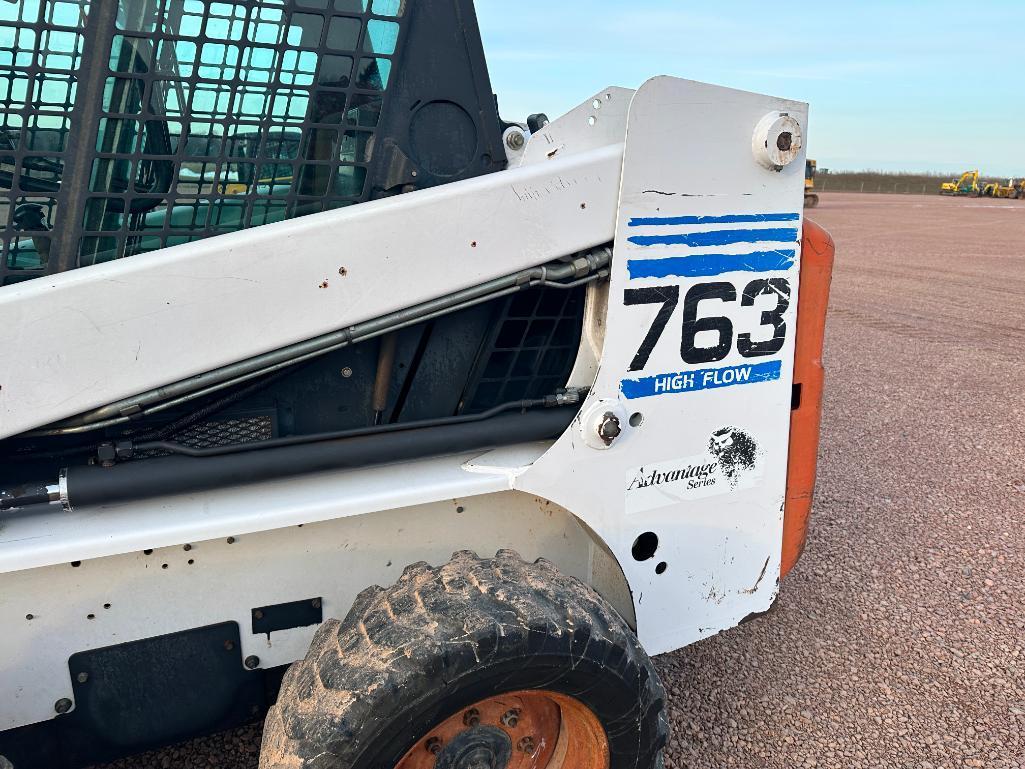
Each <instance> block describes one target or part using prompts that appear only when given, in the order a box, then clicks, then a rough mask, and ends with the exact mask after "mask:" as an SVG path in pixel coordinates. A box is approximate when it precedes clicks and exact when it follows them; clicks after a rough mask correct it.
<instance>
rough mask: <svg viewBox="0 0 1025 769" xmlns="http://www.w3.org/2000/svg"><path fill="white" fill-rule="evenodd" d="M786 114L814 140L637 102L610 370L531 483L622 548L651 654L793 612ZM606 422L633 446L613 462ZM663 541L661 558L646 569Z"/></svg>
mask: <svg viewBox="0 0 1025 769" xmlns="http://www.w3.org/2000/svg"><path fill="white" fill-rule="evenodd" d="M774 112H784V113H788V114H789V116H790V117H791V118H793V119H794V120H795V121H796V122H797V123H798V124H799V125H800V126H802V127H803V126H806V124H807V108H806V106H805V105H802V104H797V103H793V102H787V101H782V100H779V99H773V98H770V97H766V96H759V95H756V94H750V93H744V92H740V91H734V90H730V89H725V88H717V87H714V86H709V85H703V84H700V83H694V82H690V81H684V80H676V79H672V78H657V79H655V80H652V81H649V82H648V83H647V84H646V85H644V86H643V87H642V88H641V89H640V90H639V91H638V92H637V95H636V96H635V98H634V100H633V104H632V107H631V111H630V122H629V128H628V132H627V147H626V153H625V166H624V171H623V189H622V197H621V202H620V210H619V220H618V231H617V239H616V250H615V256H614V260H613V273H612V282H611V287H610V298H609V310H608V324H607V332H606V337H605V349H604V355H603V358H602V361H601V369H600V372H599V374H598V377H597V381H596V382H595V387H594V389H593V390H592V392H591V394H590V397H589V399H588V402H587V404H586V405H585V407H584V409H583V411H582V412H581V416H580V417H579V419H578V423H577V425H576V427H575V428H573V429H571V430H570V432H568V433H567V434H566V435H564V436H563V437H562V438H561V439H560V440H559V441H558V442H557V443H556V444H555V446H554V447H553V448H552V449H551V451H549V452H548V453H547V454H546V455H545V456H544V457H542V458H541V459H540V460H539V461H538V462H537V463H535V464H534V465H533V466H532V467H531V468H530V469H528V470H527V471H526V472H525V473H523V474H522V475H521V476H520V477H519V478H518V479H517V481H516V486H517V488H522V489H524V490H528V491H531V492H533V493H537V494H540V495H543V496H546V497H548V498H550V499H552V500H554V501H556V502H557V503H559V504H560V505H563V506H565V507H566V508H568V509H570V510H572V511H574V513H576V514H577V515H579V516H580V517H581V518H582V519H583V520H584V521H585V522H586V523H588V524H589V525H590V526H591V527H593V528H594V529H595V530H596V531H597V532H598V533H599V534H600V535H601V536H602V537H604V538H605V539H606V541H607V542H608V543H609V545H610V546H611V548H612V550H613V552H614V553H615V555H616V557H617V558H618V559H619V561H620V563H621V565H622V566H623V568H624V570H625V572H626V575H627V578H628V580H629V582H630V585H631V588H632V590H633V594H634V602H635V606H636V610H637V622H638V632H639V635H640V638H641V641H642V642H643V643H644V645H645V648H646V649H647V650H648V651H649V652H650V653H660V652H664V651H667V650H670V649H675V648H678V647H680V646H683V645H685V644H687V643H690V642H692V641H695V640H697V639H699V638H703V637H705V636H708V635H712V634H714V633H716V632H718V631H720V630H722V629H724V628H728V627H732V626H734V625H736V624H737V623H738V622H739V621H740V620H741V619H743V618H744V617H745V616H746V615H748V614H750V613H753V612H760V611H764V610H765V609H767V608H768V607H769V606H770V605H771V603H772V601H773V600H774V598H775V595H776V590H777V582H778V576H779V562H780V551H781V538H782V516H783V501H784V496H785V488H786V468H787V449H788V444H789V420H790V404H791V385H792V373H793V356H794V333H795V330H796V317H797V286H798V273H799V263H800V253H799V249H800V229H801V213H802V201H803V189H804V152H803V149H802V148H800V146H799V144H797V143H798V142H800V137H798V136H793V137H791V139H792V140H793V141H794V142H795V148H796V149H797V151H796V153H795V158H794V160H793V161H792V162H791V163H790V165H788V166H786V167H785V168H784V169H783V170H782V171H781V172H780V171H776V170H770V169H768V168H766V167H765V166H763V165H760V164H759V162H758V161H757V160H756V153H754V152H753V151H752V143H753V141H752V137H753V136H754V135H755V131H756V127H757V126H758V125H759V123H760V122H762V121H763V118H765V116H766V115H768V114H770V113H774ZM776 140H777V137H775V136H773V137H772V141H773V142H775V141H776ZM745 292H746V293H747V297H746V298H745ZM688 299H689V301H688ZM699 300H700V301H699ZM688 312H689V318H688V316H687V314H688ZM660 314H662V318H661V320H659V315H660ZM699 319H717V320H706V321H705V322H704V323H703V324H699ZM766 324H767V325H766ZM653 329H654V330H653ZM717 348H718V349H717ZM606 414H611V415H614V416H615V417H616V419H618V421H619V423H620V425H621V429H622V430H623V434H622V435H621V436H620V437H618V438H617V439H615V440H613V441H612V444H611V447H609V448H606V447H605V445H604V443H603V442H602V441H601V440H600V439H599V438H598V436H597V427H598V425H599V424H600V422H601V421H602V420H603V419H604V417H605V415H606ZM649 532H650V533H653V534H655V535H656V536H657V538H658V548H657V550H656V551H655V552H654V553H653V554H651V555H649V556H648V558H647V559H646V560H643V561H638V560H635V558H634V557H633V555H632V553H631V551H632V548H633V545H634V543H635V541H637V539H638V537H639V536H641V535H642V534H645V533H649ZM645 555H647V554H645ZM659 572H661V573H659Z"/></svg>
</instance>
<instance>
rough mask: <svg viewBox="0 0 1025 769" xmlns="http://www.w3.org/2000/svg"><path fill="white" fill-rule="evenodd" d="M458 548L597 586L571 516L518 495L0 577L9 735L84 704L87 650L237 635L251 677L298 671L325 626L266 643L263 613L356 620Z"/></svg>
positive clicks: (1, 671)
mask: <svg viewBox="0 0 1025 769" xmlns="http://www.w3.org/2000/svg"><path fill="white" fill-rule="evenodd" d="M454 540H456V541H458V542H459V543H460V544H459V545H458V547H459V548H467V549H475V550H477V551H478V552H479V553H480V555H481V556H490V555H494V553H495V552H496V550H498V549H499V548H512V549H515V550H517V551H518V552H519V553H520V554H521V555H522V556H523V557H524V558H527V559H530V560H533V559H536V558H538V557H540V556H541V555H542V554H543V555H544V556H545V557H547V558H549V559H550V560H552V561H554V562H555V563H557V564H558V566H559V568H560V569H561V570H562V571H564V572H566V573H567V574H571V575H573V576H576V577H579V578H580V579H583V580H589V579H590V572H591V550H592V545H591V541H590V539H589V538H588V536H587V534H586V533H585V532H583V531H582V530H581V529H580V527H579V526H578V525H577V524H576V523H575V521H574V519H573V517H572V516H571V515H569V514H568V513H567V512H566V511H564V510H558V509H557V508H556V507H555V506H554V505H551V503H548V502H545V501H542V500H538V499H536V498H534V497H532V496H530V495H526V494H520V493H515V492H505V493H502V494H492V495H487V496H484V497H477V498H469V499H462V498H460V499H448V500H445V501H443V502H438V503H435V504H429V505H420V506H416V507H408V508H404V509H401V510H395V511H391V512H383V513H379V514H377V515H368V516H359V517H355V518H343V519H339V520H334V521H327V522H324V523H318V524H312V525H306V526H301V527H299V526H289V527H287V528H279V529H276V530H274V531H266V532H263V533H258V534H250V535H241V536H239V535H236V536H234V537H233V538H232V541H231V542H230V543H229V541H228V540H227V539H226V538H222V539H217V540H209V541H195V540H193V541H189V543H188V544H189V548H188V549H185V547H184V546H183V545H181V544H179V545H177V546H175V547H166V548H154V549H152V550H151V552H148V553H147V552H143V551H141V550H140V551H136V552H131V553H126V554H124V555H119V556H113V557H108V558H98V559H93V560H83V561H82V562H81V564H80V565H78V566H73V565H72V564H70V563H62V564H60V565H57V566H51V567H47V568H40V569H31V570H28V571H20V572H16V573H13V574H4V575H0V628H3V632H2V633H0V731H3V730H5V729H10V728H12V727H16V726H22V725H24V724H30V723H36V722H38V721H44V720H47V719H50V718H53V716H54V703H55V702H56V701H57V700H59V699H62V698H65V697H66V698H68V699H72V700H73V699H74V691H73V687H72V682H71V677H70V673H69V672H68V657H69V656H70V655H71V654H73V653H76V652H79V651H85V650H89V649H97V648H102V647H105V646H111V645H114V644H121V643H127V642H129V641H135V640H140V639H143V638H152V637H155V636H159V635H165V634H168V633H173V632H176V631H179V630H184V629H189V628H196V627H204V626H207V625H213V624H218V623H223V622H237V623H238V625H239V630H240V631H241V639H242V649H241V653H240V654H239V656H238V659H239V660H240V662H239V664H240V665H241V660H244V659H245V658H246V657H248V656H249V655H255V656H257V657H259V660H260V666H261V667H264V668H269V667H275V666H278V665H284V664H288V663H291V662H293V661H295V660H297V659H299V658H301V657H302V656H304V655H305V654H306V650H307V648H308V647H309V643H310V640H311V639H312V638H313V634H314V632H315V631H316V629H317V628H316V626H310V627H304V628H295V629H291V630H282V631H277V632H273V633H271V634H270V635H269V636H268V635H267V634H255V633H253V632H252V610H253V609H255V608H258V607H262V606H271V605H275V604H279V603H288V602H292V601H301V600H308V599H314V598H321V599H322V604H323V606H322V608H323V615H324V617H325V618H328V617H344V616H345V614H346V612H348V610H349V607H350V606H351V605H352V602H353V601H354V600H355V598H356V596H357V595H358V594H359V593H360V592H361V591H362V590H364V589H365V588H367V587H369V586H371V585H374V584H379V585H390V584H392V583H393V582H395V580H397V579H398V578H399V576H400V575H401V574H402V570H403V569H404V568H405V566H406V565H408V564H411V563H416V562H418V561H422V560H426V561H427V562H429V563H431V564H434V565H438V564H442V563H445V562H446V561H448V560H449V558H450V557H451V555H452V552H453V549H454V548H453V544H452V542H453V541H454ZM603 568H604V567H603ZM599 576H600V575H599ZM29 617H31V618H29Z"/></svg>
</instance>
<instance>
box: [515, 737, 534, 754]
mask: <svg viewBox="0 0 1025 769" xmlns="http://www.w3.org/2000/svg"><path fill="white" fill-rule="evenodd" d="M516 747H518V748H519V749H520V750H522V751H523V752H524V753H527V754H528V755H530V754H533V752H534V738H533V737H530V736H527V737H524V738H523V739H521V740H520V741H519V742H517V743H516Z"/></svg>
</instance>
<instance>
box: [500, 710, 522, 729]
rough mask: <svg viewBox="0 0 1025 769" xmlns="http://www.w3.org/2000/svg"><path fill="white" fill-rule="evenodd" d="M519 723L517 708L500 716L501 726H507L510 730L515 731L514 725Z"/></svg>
mask: <svg viewBox="0 0 1025 769" xmlns="http://www.w3.org/2000/svg"><path fill="white" fill-rule="evenodd" d="M519 722H520V711H519V709H517V708H513V709H512V710H507V711H505V713H503V714H502V725H503V726H508V727H509V728H510V729H515V728H516V724H518V723H519Z"/></svg>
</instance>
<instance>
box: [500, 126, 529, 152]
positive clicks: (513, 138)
mask: <svg viewBox="0 0 1025 769" xmlns="http://www.w3.org/2000/svg"><path fill="white" fill-rule="evenodd" d="M526 143H527V137H526V136H524V135H523V132H522V131H511V132H510V133H509V135H508V136H506V137H505V144H506V146H507V147H509V149H511V150H516V151H519V150H521V149H523V145H525V144H526Z"/></svg>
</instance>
